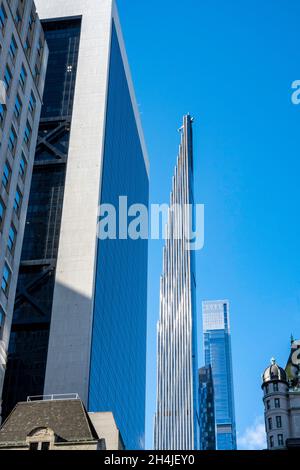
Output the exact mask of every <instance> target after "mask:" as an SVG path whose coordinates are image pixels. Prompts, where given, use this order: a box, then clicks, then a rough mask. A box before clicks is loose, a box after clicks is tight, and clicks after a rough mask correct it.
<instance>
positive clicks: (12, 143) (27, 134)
mask: <svg viewBox="0 0 300 470" xmlns="http://www.w3.org/2000/svg"><path fill="white" fill-rule="evenodd" d="M31 134H32V128H31V125H30V124H29V121H28V120H27V121H26V125H25V130H24V137H23V141H24V143H25V144H26V145H27V147H28V148H29V147H30V141H31ZM17 141H18V136H17V132H16V130H15V128H14V126H13V125H12V126H11V128H10V131H9V135H8V148H9V150H10V152H11V154H12V156H14V155H15V152H16V147H17Z"/></svg>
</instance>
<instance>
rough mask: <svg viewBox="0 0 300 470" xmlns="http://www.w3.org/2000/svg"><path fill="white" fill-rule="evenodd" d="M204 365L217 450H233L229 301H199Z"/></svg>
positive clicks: (233, 422)
mask: <svg viewBox="0 0 300 470" xmlns="http://www.w3.org/2000/svg"><path fill="white" fill-rule="evenodd" d="M202 315H203V333H204V358H205V365H206V366H208V365H211V368H212V376H213V384H214V392H215V412H216V424H217V449H218V450H235V449H236V427H235V410H234V391H233V373H232V357H231V337H230V317H229V302H228V301H227V300H216V301H205V302H203V303H202Z"/></svg>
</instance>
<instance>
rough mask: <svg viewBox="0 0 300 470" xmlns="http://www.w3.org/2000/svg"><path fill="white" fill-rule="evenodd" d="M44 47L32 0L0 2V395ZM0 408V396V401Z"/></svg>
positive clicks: (45, 56)
mask: <svg viewBox="0 0 300 470" xmlns="http://www.w3.org/2000/svg"><path fill="white" fill-rule="evenodd" d="M47 59H48V48H47V44H46V43H45V38H44V33H43V30H42V26H41V23H40V20H39V17H38V15H37V13H36V8H35V4H34V2H33V1H32V0H26V1H21V0H11V1H7V0H1V2H0V81H1V92H2V93H1V100H0V282H1V286H0V397H1V396H2V388H3V381H4V373H5V369H6V365H7V350H8V344H9V336H10V330H11V322H12V315H13V309H14V300H15V292H16V286H17V279H18V271H19V263H20V256H21V249H22V242H23V234H24V228H25V220H26V211H27V205H28V198H29V190H30V183H31V176H32V169H33V161H34V153H35V146H36V140H37V134H38V124H39V119H40V113H41V106H42V96H43V90H44V81H45V73H46V66H47ZM0 410H1V401H0Z"/></svg>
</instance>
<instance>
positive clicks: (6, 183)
mask: <svg viewBox="0 0 300 470" xmlns="http://www.w3.org/2000/svg"><path fill="white" fill-rule="evenodd" d="M10 178H11V168H10V166H9V164H8V162H5V165H4V170H3V176H2V185H3V186H4V188H5V189H6V191H8V189H9V183H10Z"/></svg>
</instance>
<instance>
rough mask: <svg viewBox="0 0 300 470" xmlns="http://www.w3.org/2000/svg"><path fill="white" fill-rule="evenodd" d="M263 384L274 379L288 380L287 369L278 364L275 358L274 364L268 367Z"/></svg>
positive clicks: (263, 377)
mask: <svg viewBox="0 0 300 470" xmlns="http://www.w3.org/2000/svg"><path fill="white" fill-rule="evenodd" d="M262 379H263V384H265V383H267V382H272V381H278V382H286V381H287V377H286V373H285V370H284V369H282V367H280V366H279V365H278V364H276V362H275V360H272V364H271V365H270V366H269V367H267V368H266V370H265V371H264V373H263V376H262Z"/></svg>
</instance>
